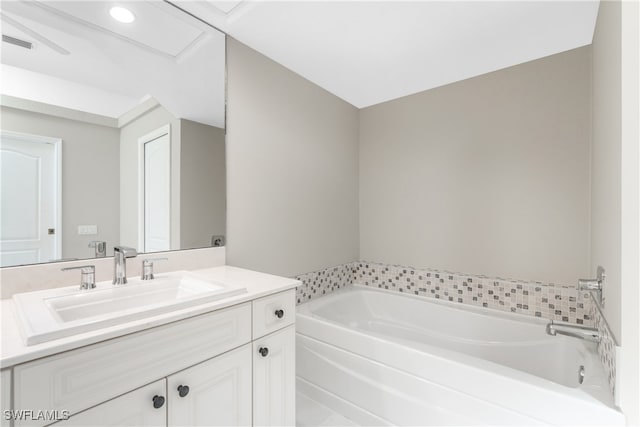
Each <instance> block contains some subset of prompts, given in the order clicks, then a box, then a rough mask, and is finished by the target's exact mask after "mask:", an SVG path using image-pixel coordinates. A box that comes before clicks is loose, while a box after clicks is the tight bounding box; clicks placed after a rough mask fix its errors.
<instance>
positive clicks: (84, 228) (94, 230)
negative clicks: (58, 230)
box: [78, 225, 98, 236]
mask: <svg viewBox="0 0 640 427" xmlns="http://www.w3.org/2000/svg"><path fill="white" fill-rule="evenodd" d="M78 234H80V235H84V236H95V235H96V234H98V226H97V225H79V226H78Z"/></svg>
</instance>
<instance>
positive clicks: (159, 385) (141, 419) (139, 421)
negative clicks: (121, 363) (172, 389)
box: [55, 379, 167, 427]
mask: <svg viewBox="0 0 640 427" xmlns="http://www.w3.org/2000/svg"><path fill="white" fill-rule="evenodd" d="M166 399H167V394H166V381H165V380H164V379H162V380H159V381H156V382H154V383H151V384H149V385H146V386H144V387H141V388H139V389H137V390H134V391H131V392H129V393H126V394H123V395H122V396H120V397H116V398H115V399H112V400H109V401H107V402H105V403H102V404H100V405H98V406H94V407H93V408H90V409H87V410H86V411H83V412H80V413H77V414H75V415H73V416H72V417H71V418H69V419H68V420H65V421H60V422H58V423H56V424H55V425H56V427H58V426H60V427H62V426H64V427H71V426H77V427H81V426H84V427H88V426H132V427H133V426H166V425H167V401H166Z"/></svg>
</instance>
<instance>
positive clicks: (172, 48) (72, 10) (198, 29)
mask: <svg viewBox="0 0 640 427" xmlns="http://www.w3.org/2000/svg"><path fill="white" fill-rule="evenodd" d="M116 4H117V5H124V6H126V7H127V8H129V9H130V10H132V11H133V13H134V14H135V15H136V20H135V22H134V23H132V24H122V23H118V22H116V21H114V20H113V19H112V18H111V17H110V15H109V9H110V8H111V6H113V5H116ZM1 5H2V18H3V19H2V34H6V35H9V36H12V37H16V38H19V39H22V40H26V41H29V42H31V43H33V45H34V48H33V49H31V50H28V49H24V48H21V47H17V46H14V45H11V44H7V43H2V64H3V67H2V88H1V90H2V93H4V94H7V95H12V96H17V97H20V98H25V99H31V100H34V101H39V102H45V103H48V104H53V105H59V106H62V107H66V108H72V109H81V110H82V111H87V112H90V113H94V114H101V115H106V116H109V117H114V118H118V117H120V116H121V115H122V114H124V113H126V112H127V111H129V110H131V109H132V108H134V107H135V106H137V105H138V104H140V103H141V102H143V101H144V100H146V99H148V98H149V97H153V98H155V99H156V100H157V101H158V102H159V103H160V104H162V105H163V106H164V107H165V108H166V109H167V110H169V111H170V112H171V113H172V114H173V115H174V116H176V117H178V118H185V119H189V120H193V121H197V122H200V123H205V124H209V125H212V126H217V127H223V126H224V102H225V62H224V61H225V53H224V52H225V46H224V44H225V42H224V34H222V33H220V32H218V31H215V30H213V29H212V28H210V27H209V26H207V25H205V24H203V23H201V22H199V21H198V20H196V19H193V18H192V17H190V16H188V15H187V14H185V13H183V12H181V11H179V10H177V9H176V8H174V7H173V6H171V5H169V4H167V3H164V2H161V1H154V2H142V1H109V0H104V1H103V0H94V1H82V2H80V1H66V2H65V1H29V2H24V1H2V4H1ZM21 70H22V71H21ZM61 95H62V96H61Z"/></svg>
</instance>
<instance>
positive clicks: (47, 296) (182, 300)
mask: <svg viewBox="0 0 640 427" xmlns="http://www.w3.org/2000/svg"><path fill="white" fill-rule="evenodd" d="M245 291H246V290H245V289H244V288H241V287H233V286H228V285H225V284H222V283H216V282H211V281H208V280H205V279H203V278H200V277H198V276H196V275H193V274H191V273H189V272H186V271H178V272H173V273H166V274H158V275H156V278H155V279H153V280H147V281H143V280H140V278H133V279H129V283H127V284H126V285H120V286H113V285H112V284H111V282H102V283H98V285H97V287H96V288H95V289H91V290H86V291H80V290H79V289H78V287H77V286H73V287H67V288H58V289H48V290H45V291H37V292H28V293H23V294H17V295H14V296H13V301H14V302H15V305H16V312H17V314H18V317H19V319H20V325H21V330H22V333H23V338H24V341H25V344H26V345H33V344H39V343H43V342H47V341H51V340H54V339H58V338H63V337H67V336H70V335H74V334H78V333H82V332H88V331H93V330H96V329H100V328H104V327H108V326H114V325H118V324H121V323H124V322H129V321H132V320H137V319H142V318H145V317H149V316H153V315H157V314H161V313H166V312H168V311H171V310H177V309H181V308H186V307H191V306H195V305H198V304H203V303H206V302H211V301H215V300H219V299H222V298H227V297H230V296H234V295H238V294H241V293H243V292H245Z"/></svg>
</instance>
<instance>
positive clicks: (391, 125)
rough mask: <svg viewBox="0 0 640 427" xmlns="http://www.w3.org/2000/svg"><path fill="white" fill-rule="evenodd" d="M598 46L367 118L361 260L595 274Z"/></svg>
mask: <svg viewBox="0 0 640 427" xmlns="http://www.w3.org/2000/svg"><path fill="white" fill-rule="evenodd" d="M590 55H591V50H590V48H589V47H585V48H580V49H576V50H573V51H569V52H565V53H562V54H558V55H553V56H550V57H547V58H543V59H540V60H536V61H533V62H529V63H525V64H522V65H518V66H514V67H511V68H507V69H504V70H500V71H497V72H494V73H490V74H485V75H482V76H479V77H475V78H472V79H468V80H465V81H461V82H457V83H454V84H450V85H447V86H443V87H440V88H436V89H433V90H429V91H426V92H422V93H419V94H416V95H412V96H408V97H404V98H400V99H397V100H393V101H390V102H387V103H383V104H379V105H376V106H373V107H369V108H366V109H363V110H361V112H360V257H361V258H362V259H364V260H369V261H378V262H386V263H394V264H405V265H406V264H409V265H413V266H417V267H432V268H438V269H444V270H452V271H460V272H466V273H475V274H487V275H491V276H503V277H504V276H506V277H512V278H521V279H528V280H541V281H551V282H560V283H567V284H573V283H575V281H576V279H577V278H578V277H580V276H584V275H585V274H586V273H587V272H588V271H589V270H588V251H589V249H588V248H589V206H590V204H589V203H590V202H589V143H590V127H591V123H590V114H591V111H590V110H591V108H590V77H591V76H590V61H591V56H590Z"/></svg>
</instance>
